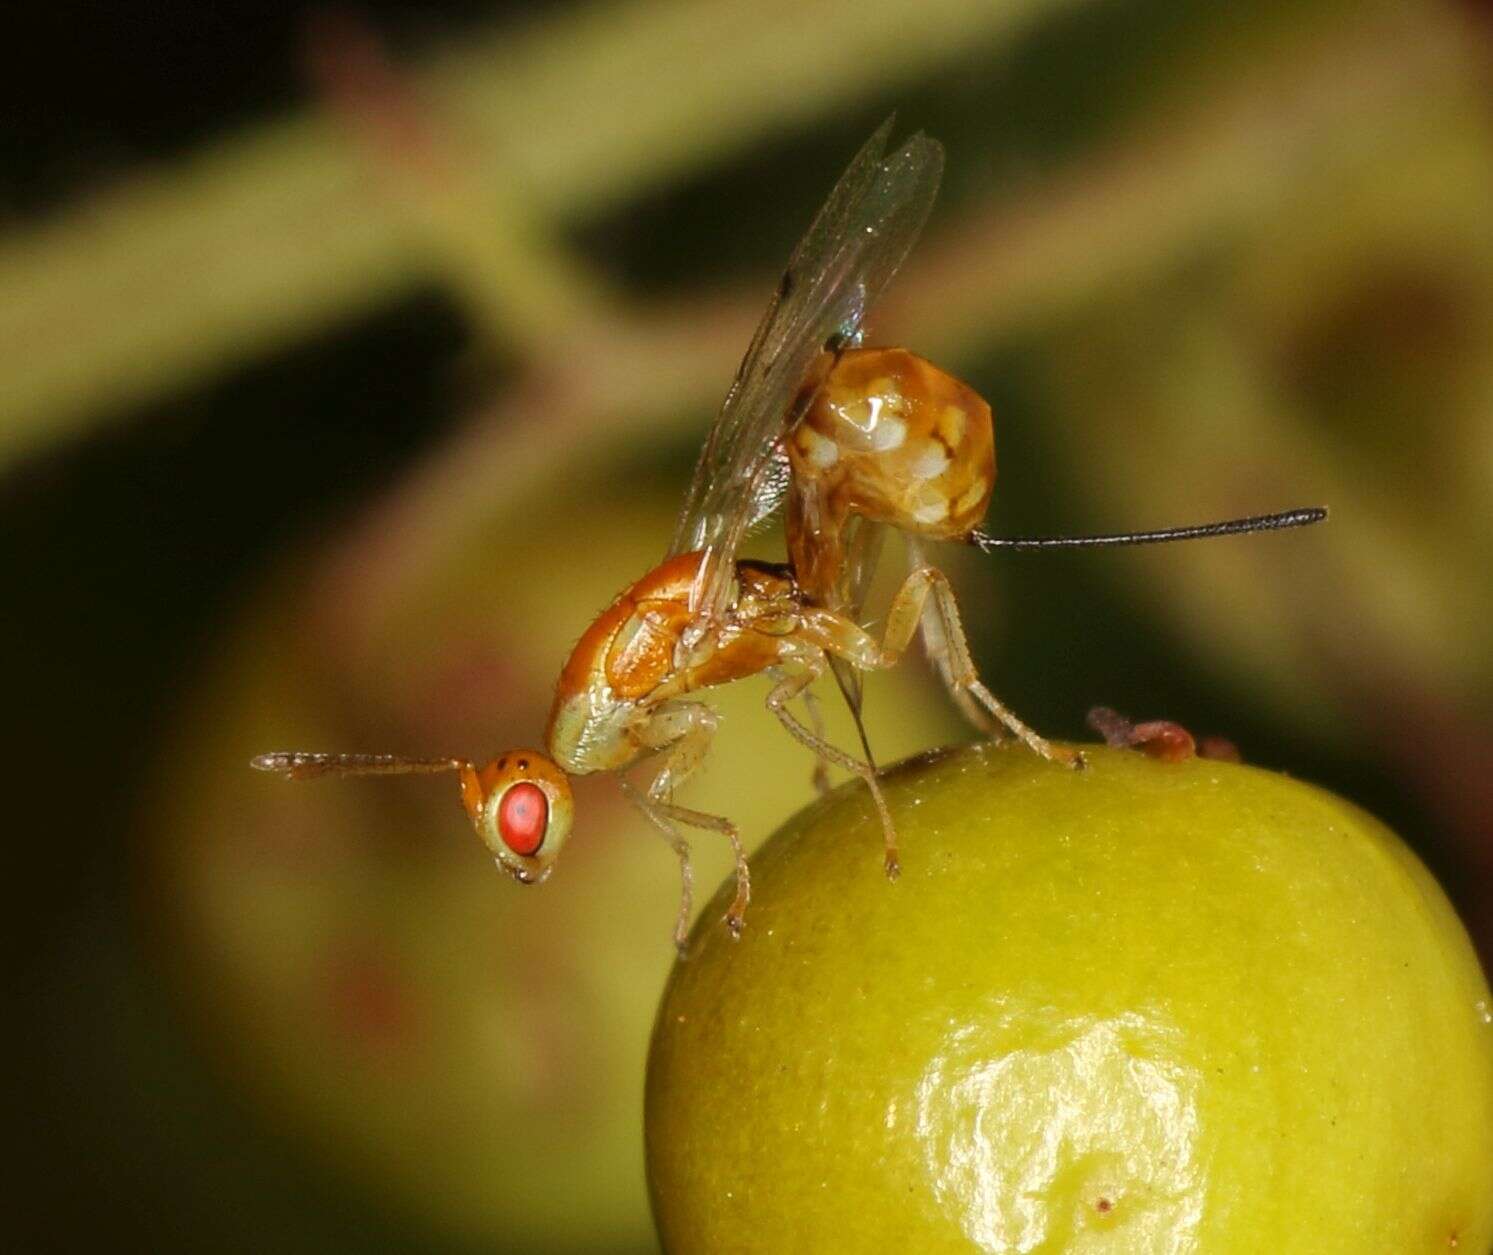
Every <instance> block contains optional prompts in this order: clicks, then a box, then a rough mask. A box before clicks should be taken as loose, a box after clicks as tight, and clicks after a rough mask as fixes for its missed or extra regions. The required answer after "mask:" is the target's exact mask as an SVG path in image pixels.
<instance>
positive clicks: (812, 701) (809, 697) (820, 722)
mask: <svg viewBox="0 0 1493 1255" xmlns="http://www.w3.org/2000/svg"><path fill="white" fill-rule="evenodd" d="M804 709H805V710H807V711H808V712H809V726H810V727H811V728H812V729H813V730H814V735H815V736H816V737H817V738H818V739H819V740H821V741H823V740H824V739H825V735H824V711H823V710H822V709H821V708H820V705H819V699H818V698H817V697H815V696H814V690H813V689H811V688H806V689H804ZM813 780H814V791H815V792H816V793H819V794H821V795H823V794H825V793H828V792H829V790H830V783H829V768H828V767H827V766H825V762H824V757H823V755H821V754H817V753H816V754H815V755H814V776H813Z"/></svg>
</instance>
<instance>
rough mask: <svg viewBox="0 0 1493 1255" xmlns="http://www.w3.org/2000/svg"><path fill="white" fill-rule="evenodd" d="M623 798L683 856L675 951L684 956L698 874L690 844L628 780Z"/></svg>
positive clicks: (624, 785) (624, 784)
mask: <svg viewBox="0 0 1493 1255" xmlns="http://www.w3.org/2000/svg"><path fill="white" fill-rule="evenodd" d="M622 796H623V797H625V798H626V799H627V800H628V801H629V802H631V803H632V804H633V805H634V806H636V807H637V808H638V810H640V811H641V812H642V813H643V817H644V818H645V819H646V820H647V821H648V822H649V823H650V824H652V825H653V826H654V827H655V828H657V829H658V831H659V833H660V834H661V835H662V836H663V839H664V840H665V841H667V842H668V843H669V846H670V848H671V849H672V850H673V851H674V853H675V854H677V855H678V856H679V881H680V887H679V915H678V918H677V919H676V920H675V921H674V948H675V949H676V950H678V951H679V953H680V954H681V955H682V954H683V953H684V951H685V946H686V944H687V943H688V941H689V917H690V913H691V912H692V911H693V910H694V906H695V871H694V867H693V866H692V865H691V863H690V850H689V842H688V841H686V840H685V839H684V837H683V835H682V834H681V833H680V831H679V829H678V828H676V827H674V825H673V824H671V823H670V822H669V821H668V820H667V819H665V818H664V817H663V815H661V814H660V813H659V811H658V808H657V807H656V806H655V805H654V804H653V803H652V802H650V801H649V800H648V798H647V797H646V796H645V795H644V794H642V793H640V792H639V791H638V790H637V789H635V788H634V787H633V786H632V785H631V784H629V783H628V782H627V781H626V780H624V781H622Z"/></svg>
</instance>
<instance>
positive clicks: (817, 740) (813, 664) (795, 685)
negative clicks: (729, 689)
mask: <svg viewBox="0 0 1493 1255" xmlns="http://www.w3.org/2000/svg"><path fill="white" fill-rule="evenodd" d="M816 654H817V660H811V659H810V657H808V656H805V657H802V658H800V659H799V660H798V663H799V666H800V668H801V670H796V671H795V672H794V673H793V674H790V675H785V676H784V677H783V678H782V679H780V680H779V681H778V682H777V684H775V685H774V686H773V688H772V691H771V692H770V693H768V695H767V709H768V710H770V711H772V713H773V714H775V715H776V716H777V717H778V719H779V721H780V722H781V723H782V725H783V726H784V727H785V728H787V729H788V731H789V732H790V733H791V734H792V735H793V736H794V737H796V738H797V739H798V740H799V741H801V742H802V743H803V744H804V745H807V746H808V747H809V748H810V749H811V750H813V751H814V753H816V754H818V755H819V757H820V758H821V759H824V760H827V761H829V762H832V763H834V764H835V765H836V766H837V767H843V768H845V770H846V771H849V772H853V773H854V774H855V775H857V776H859V777H860V778H861V779H862V780H864V781H865V782H866V787H867V788H868V789H870V790H871V798H872V800H873V801H874V802H875V803H876V813H877V814H878V815H880V816H881V831H882V835H883V836H884V838H885V840H886V874H887V877H888V878H889V879H891V880H895V879H896V878H897V875H898V873H899V872H900V871H901V870H902V864H901V861H900V860H899V859H898V857H897V830H896V828H895V827H894V826H893V825H892V812H891V811H890V810H888V809H887V804H886V798H884V797H883V796H882V794H881V785H880V784H879V783H878V782H877V779H876V769H875V768H874V767H872V766H871V765H870V764H869V763H864V762H862V761H861V760H860V759H859V758H856V757H855V756H854V755H853V754H847V753H845V751H844V750H842V749H838V748H836V747H835V746H833V745H831V744H830V743H829V742H828V741H827V740H825V738H824V737H822V736H819V735H816V733H815V732H814V730H812V729H810V728H806V727H805V726H804V725H803V723H802V722H800V720H799V719H798V717H797V716H796V715H794V713H793V712H792V711H791V710H789V709H788V703H789V702H791V701H792V700H793V699H794V698H795V697H797V696H798V695H799V694H800V693H804V692H807V691H808V687H809V685H811V684H812V683H813V682H814V681H815V680H816V679H818V678H819V674H820V672H821V671H822V670H823V668H824V655H823V654H818V653H817V651H816Z"/></svg>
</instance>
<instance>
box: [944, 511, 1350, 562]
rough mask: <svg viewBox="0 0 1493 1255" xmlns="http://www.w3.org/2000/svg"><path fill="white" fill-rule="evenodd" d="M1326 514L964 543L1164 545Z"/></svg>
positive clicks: (989, 546) (990, 547)
mask: <svg viewBox="0 0 1493 1255" xmlns="http://www.w3.org/2000/svg"><path fill="white" fill-rule="evenodd" d="M1326 517H1327V507H1326V506H1304V507H1302V508H1300V509H1296V510H1281V511H1279V512H1278V513H1276V514H1254V515H1251V516H1250V517H1249V518H1243V519H1222V520H1220V521H1218V522H1215V523H1197V524H1194V525H1193V526H1191V527H1164V528H1161V529H1160V530H1159V531H1152V532H1114V533H1111V534H1109V535H1105V536H987V535H986V534H985V533H984V532H979V531H976V532H971V533H970V534H969V535H968V536H966V537H965V543H966V544H970V545H973V546H974V547H975V548H976V549H978V550H980V551H981V552H982V553H993V552H995V550H997V549H1089V548H1096V547H1098V546H1101V545H1162V544H1167V543H1169V542H1171V541H1174V540H1204V539H1207V538H1208V537H1211V536H1242V535H1244V534H1245V533H1247V532H1278V531H1282V530H1284V529H1285V528H1288V527H1308V526H1310V525H1311V524H1313V523H1320V522H1322V521H1323V520H1324V519H1325V518H1326Z"/></svg>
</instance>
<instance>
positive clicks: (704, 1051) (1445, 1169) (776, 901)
mask: <svg viewBox="0 0 1493 1255" xmlns="http://www.w3.org/2000/svg"><path fill="white" fill-rule="evenodd" d="M1088 752H1089V754H1090V767H1089V769H1088V770H1087V771H1085V772H1082V773H1070V772H1065V771H1062V770H1060V769H1058V768H1055V767H1052V766H1050V765H1048V764H1046V763H1042V762H1039V761H1038V760H1036V759H1035V758H1034V757H1033V756H1032V755H1030V754H1029V753H1027V752H1025V751H1024V750H1022V749H1020V748H1005V747H993V746H990V747H986V746H982V747H978V748H973V749H968V750H964V751H960V752H955V753H951V754H947V755H940V756H930V757H926V758H924V759H921V760H916V761H913V762H910V763H908V764H905V765H903V766H902V767H900V768H898V769H896V770H894V771H893V772H892V773H890V774H889V776H888V778H887V781H886V788H887V798H888V801H889V802H890V803H891V805H892V809H893V812H894V814H895V815H896V818H897V820H898V823H899V828H900V836H901V839H902V851H903V872H902V877H901V879H900V880H899V881H898V882H896V883H888V882H887V880H886V879H885V878H884V876H883V875H882V872H881V861H880V858H879V856H878V850H879V838H878V835H877V826H876V822H875V818H874V816H873V814H872V813H871V810H870V807H869V806H868V804H867V802H866V799H865V797H864V796H863V794H862V792H861V791H859V790H857V789H854V788H849V789H842V790H840V791H839V792H838V793H836V794H835V795H832V796H831V797H829V798H827V799H826V800H824V801H823V802H821V803H819V804H816V805H814V806H812V807H810V808H809V809H808V810H806V811H804V812H803V813H802V814H801V815H799V816H798V817H797V818H796V819H794V820H792V821H790V822H789V824H788V825H787V826H786V827H785V828H783V829H782V830H781V831H779V832H778V833H777V834H776V836H774V837H773V838H771V839H770V840H769V842H768V843H767V845H766V846H764V848H763V849H762V850H761V851H760V853H759V854H758V856H757V858H756V860H755V862H754V868H755V871H756V881H755V885H756V893H755V895H754V900H753V905H752V909H753V916H752V919H751V923H750V926H749V927H748V929H747V932H746V935H745V936H744V937H743V938H742V940H741V941H740V942H739V943H733V942H732V941H731V940H730V939H729V938H728V937H726V936H724V935H722V934H721V932H720V931H719V930H718V929H714V928H708V927H703V926H702V927H701V928H699V929H697V933H696V937H695V938H694V942H693V954H692V957H691V959H690V960H689V961H688V962H685V963H682V964H680V965H679V966H678V967H677V968H676V969H675V972H674V975H673V977H672V979H671V982H670V985H669V988H668V990H667V993H666V994H665V997H664V1000H663V1003H662V1005H661V1007H660V1009H659V1013H658V1018H657V1022H656V1025H655V1029H654V1039H653V1047H652V1055H651V1059H650V1064H649V1074H648V1092H647V1143H648V1146H647V1150H648V1163H649V1176H650V1183H651V1188H652V1193H653V1203H654V1213H655V1218H656V1220H657V1223H658V1226H659V1230H660V1233H661V1235H662V1238H663V1243H664V1247H665V1249H666V1250H667V1251H668V1252H669V1253H670V1255H705V1253H706V1252H712V1253H713V1252H721V1251H731V1252H742V1253H746V1252H759V1251H760V1252H770V1253H771V1255H788V1253H789V1252H796V1251H805V1252H819V1251H847V1252H849V1251H856V1252H867V1251H899V1252H900V1251H917V1252H919V1255H937V1253H939V1252H945V1251H948V1252H953V1251H960V1252H964V1251H987V1252H1003V1253H1004V1252H1018V1251H1019V1252H1037V1251H1041V1252H1053V1253H1054V1255H1057V1253H1058V1252H1064V1253H1072V1252H1087V1253H1097V1252H1109V1253H1118V1252H1134V1253H1136V1255H1155V1253H1159V1252H1173V1253H1181V1252H1195V1253H1197V1255H1226V1253H1227V1255H1236V1253H1237V1255H1259V1253H1260V1252H1265V1251H1268V1252H1271V1253H1272V1255H1298V1253H1299V1255H1325V1253H1326V1252H1332V1253H1333V1255H1358V1253H1360V1252H1362V1253H1364V1255H1367V1253H1369V1252H1376V1253H1377V1252H1382V1253H1383V1255H1414V1253H1417V1252H1426V1253H1427V1255H1430V1253H1431V1252H1445V1251H1453V1250H1456V1251H1475V1252H1478V1253H1479V1255H1481V1253H1482V1252H1485V1251H1487V1250H1488V1249H1489V1246H1490V1243H1493V1011H1490V1002H1489V993H1488V987H1487V984H1486V982H1485V980H1484V978H1483V975H1482V973H1481V972H1480V970H1479V968H1478V964H1477V961H1476V959H1475V957H1474V955H1473V953H1472V950H1471V947H1470V946H1469V944H1468V941H1467V938H1466V936H1465V934H1464V932H1463V930H1462V928H1461V926H1460V924H1459V922H1458V920H1457V918H1456V916H1455V914H1454V913H1453V912H1452V910H1451V908H1450V906H1449V905H1448V903H1447V901H1446V899H1445V897H1444V896H1443V894H1442V892H1441V890H1440V888H1439V887H1438V886H1437V885H1436V883H1435V882H1434V881H1433V880H1432V878H1431V877H1430V875H1429V874H1428V873H1427V872H1426V871H1425V869H1424V868H1423V867H1422V866H1421V864H1420V863H1419V862H1418V861H1417V860H1416V859H1415V857H1414V856H1413V855H1412V854H1411V853H1410V852H1409V851H1408V850H1407V849H1406V848H1405V847H1404V846H1403V845H1402V844H1401V843H1400V841H1399V840H1398V839H1397V838H1396V837H1395V836H1394V835H1393V834H1392V833H1390V832H1389V831H1388V830H1386V829H1385V828H1384V827H1383V826H1382V825H1380V824H1379V823H1377V822H1376V821H1375V820H1373V819H1372V818H1370V817H1369V816H1367V815H1365V814H1364V813H1363V812H1361V811H1359V810H1358V809H1356V808H1355V807H1353V806H1352V805H1350V804H1349V803H1347V802H1345V801H1343V800H1341V799H1340V798H1337V797H1334V796H1332V795H1331V794H1328V793H1325V792H1323V791H1321V790H1319V789H1316V788H1312V787H1310V786H1307V785H1304V784H1301V783H1298V782H1296V781H1293V780H1290V779H1286V778H1284V777H1281V776H1277V775H1273V774H1270V773H1268V772H1264V771H1259V770H1255V769H1251V768H1248V767H1241V766H1237V765H1234V764H1228V763H1219V762H1209V761H1204V760H1198V759H1192V760H1189V761H1187V762H1183V763H1179V764H1163V763H1158V762H1156V761H1153V760H1152V759H1150V758H1147V757H1145V756H1143V755H1141V754H1137V753H1134V752H1132V751H1124V750H1110V749H1091V750H1089V751H1088ZM723 906H724V903H723V900H722V899H720V898H718V899H717V900H716V902H715V903H713V904H712V908H711V910H709V911H707V912H706V913H705V917H704V918H705V920H706V921H707V922H708V921H709V920H711V919H712V918H713V917H714V916H715V915H718V914H719V913H720V910H721V909H723Z"/></svg>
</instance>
